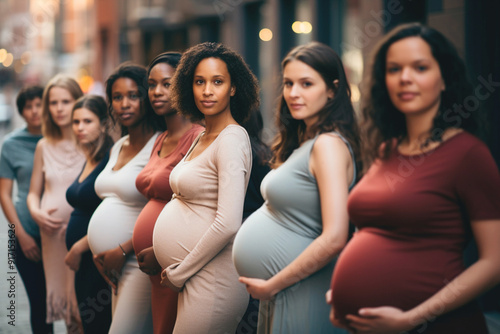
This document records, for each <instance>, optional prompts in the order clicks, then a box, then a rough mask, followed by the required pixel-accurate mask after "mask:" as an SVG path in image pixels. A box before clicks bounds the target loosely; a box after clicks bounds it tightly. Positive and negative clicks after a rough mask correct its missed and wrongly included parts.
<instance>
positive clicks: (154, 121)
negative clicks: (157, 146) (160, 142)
mask: <svg viewBox="0 0 500 334" xmlns="http://www.w3.org/2000/svg"><path fill="white" fill-rule="evenodd" d="M120 78H129V79H131V80H133V81H134V82H135V83H136V84H137V91H138V94H139V97H140V99H141V108H144V111H145V116H144V125H143V126H144V127H145V128H147V129H152V130H154V131H165V130H166V125H165V120H164V119H163V117H161V116H158V115H157V114H156V113H155V112H154V110H153V108H152V107H151V104H150V103H149V99H148V72H147V70H146V68H145V67H143V66H140V65H136V64H133V63H129V62H126V63H123V64H121V65H119V66H118V67H117V68H116V69H115V71H114V72H113V73H112V74H111V75H110V76H109V77H108V80H106V97H107V98H108V112H109V114H110V115H111V117H112V119H113V122H115V118H114V115H113V114H114V112H113V99H112V97H113V92H112V88H113V84H114V83H115V82H116V80H118V79H120ZM121 130H122V136H124V135H126V134H128V129H127V128H126V127H124V126H122V127H121Z"/></svg>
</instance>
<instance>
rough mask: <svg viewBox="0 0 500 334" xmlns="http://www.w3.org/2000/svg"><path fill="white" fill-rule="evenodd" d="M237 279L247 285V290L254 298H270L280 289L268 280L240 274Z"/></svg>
mask: <svg viewBox="0 0 500 334" xmlns="http://www.w3.org/2000/svg"><path fill="white" fill-rule="evenodd" d="M239 281H240V282H241V283H243V284H245V286H246V287H247V291H248V293H249V294H251V295H252V297H253V298H255V299H260V300H270V299H272V298H273V297H274V295H275V294H277V293H278V292H279V291H280V290H279V289H276V288H275V287H274V286H273V285H272V282H270V280H264V279H260V278H249V277H243V276H240V278H239Z"/></svg>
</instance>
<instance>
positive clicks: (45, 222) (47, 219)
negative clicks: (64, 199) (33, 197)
mask: <svg viewBox="0 0 500 334" xmlns="http://www.w3.org/2000/svg"><path fill="white" fill-rule="evenodd" d="M56 211H57V208H53V209H49V210H38V211H37V212H36V213H33V214H32V215H31V216H32V217H33V219H34V220H35V222H36V223H37V224H38V226H39V227H40V228H41V229H42V230H44V231H45V233H47V234H55V233H56V232H57V231H58V230H59V229H61V226H62V225H63V220H62V219H61V218H57V217H54V216H53V215H52V214H53V213H55V212H56Z"/></svg>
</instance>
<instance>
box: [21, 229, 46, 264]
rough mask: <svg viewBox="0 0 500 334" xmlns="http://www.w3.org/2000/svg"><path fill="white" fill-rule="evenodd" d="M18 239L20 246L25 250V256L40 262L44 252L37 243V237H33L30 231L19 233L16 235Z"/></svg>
mask: <svg viewBox="0 0 500 334" xmlns="http://www.w3.org/2000/svg"><path fill="white" fill-rule="evenodd" d="M16 237H17V241H18V242H19V246H20V247H21V250H22V251H23V254H24V256H26V258H27V259H28V260H30V261H33V262H38V261H40V260H41V258H42V252H41V251H40V247H38V244H37V243H36V241H35V239H33V237H31V235H29V234H28V233H26V232H24V233H22V234H21V233H19V234H18V235H16Z"/></svg>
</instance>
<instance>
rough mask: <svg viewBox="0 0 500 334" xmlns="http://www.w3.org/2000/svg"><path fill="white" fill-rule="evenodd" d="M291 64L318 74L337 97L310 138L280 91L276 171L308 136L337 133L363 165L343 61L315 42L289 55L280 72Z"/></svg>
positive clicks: (321, 111) (274, 158) (324, 109)
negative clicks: (297, 64)
mask: <svg viewBox="0 0 500 334" xmlns="http://www.w3.org/2000/svg"><path fill="white" fill-rule="evenodd" d="M292 60H299V61H301V62H303V63H304V64H307V65H308V66H310V67H312V68H313V69H314V70H315V71H316V72H318V73H319V75H320V76H321V77H322V78H323V81H324V82H325V84H326V86H327V88H329V89H331V90H333V92H334V97H333V99H329V100H328V101H327V102H326V104H325V105H324V106H323V108H322V109H321V110H320V111H319V117H318V121H317V122H316V124H314V125H313V126H312V127H311V133H310V134H307V133H306V132H305V131H306V125H305V123H304V121H302V120H296V119H294V118H293V117H292V115H291V113H290V110H289V109H288V106H287V104H286V101H285V98H284V96H283V89H282V90H281V92H282V93H281V96H280V98H279V106H278V115H277V119H276V121H277V127H278V129H279V134H278V135H277V137H276V139H275V142H274V145H273V146H272V151H273V158H272V160H271V164H272V166H273V168H275V167H277V166H279V165H281V164H282V163H283V162H285V161H286V159H288V157H289V156H290V155H291V154H292V152H293V150H295V149H296V148H297V147H299V146H300V144H301V143H302V142H303V141H304V140H305V139H306V138H307V136H308V135H311V134H317V133H325V132H330V131H338V132H339V133H340V134H341V135H342V136H343V137H344V138H345V139H346V140H347V141H348V142H349V144H350V145H351V147H352V150H353V152H354V156H355V160H356V164H357V165H358V164H359V163H360V161H359V159H358V157H359V135H358V125H357V123H356V117H355V113H354V108H353V107H352V103H351V90H350V88H349V84H348V82H347V78H346V75H345V72H344V67H343V65H342V61H341V60H340V57H339V56H338V55H337V53H336V52H335V51H334V50H333V49H332V48H330V47H329V46H327V45H325V44H322V43H319V42H312V43H309V44H306V45H301V46H298V47H296V48H294V49H293V50H292V51H290V52H289V53H288V55H287V56H286V57H285V59H284V60H283V62H282V63H281V69H282V70H284V68H285V66H286V65H287V64H288V63H289V62H290V61H292ZM334 81H335V82H336V84H334Z"/></svg>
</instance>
